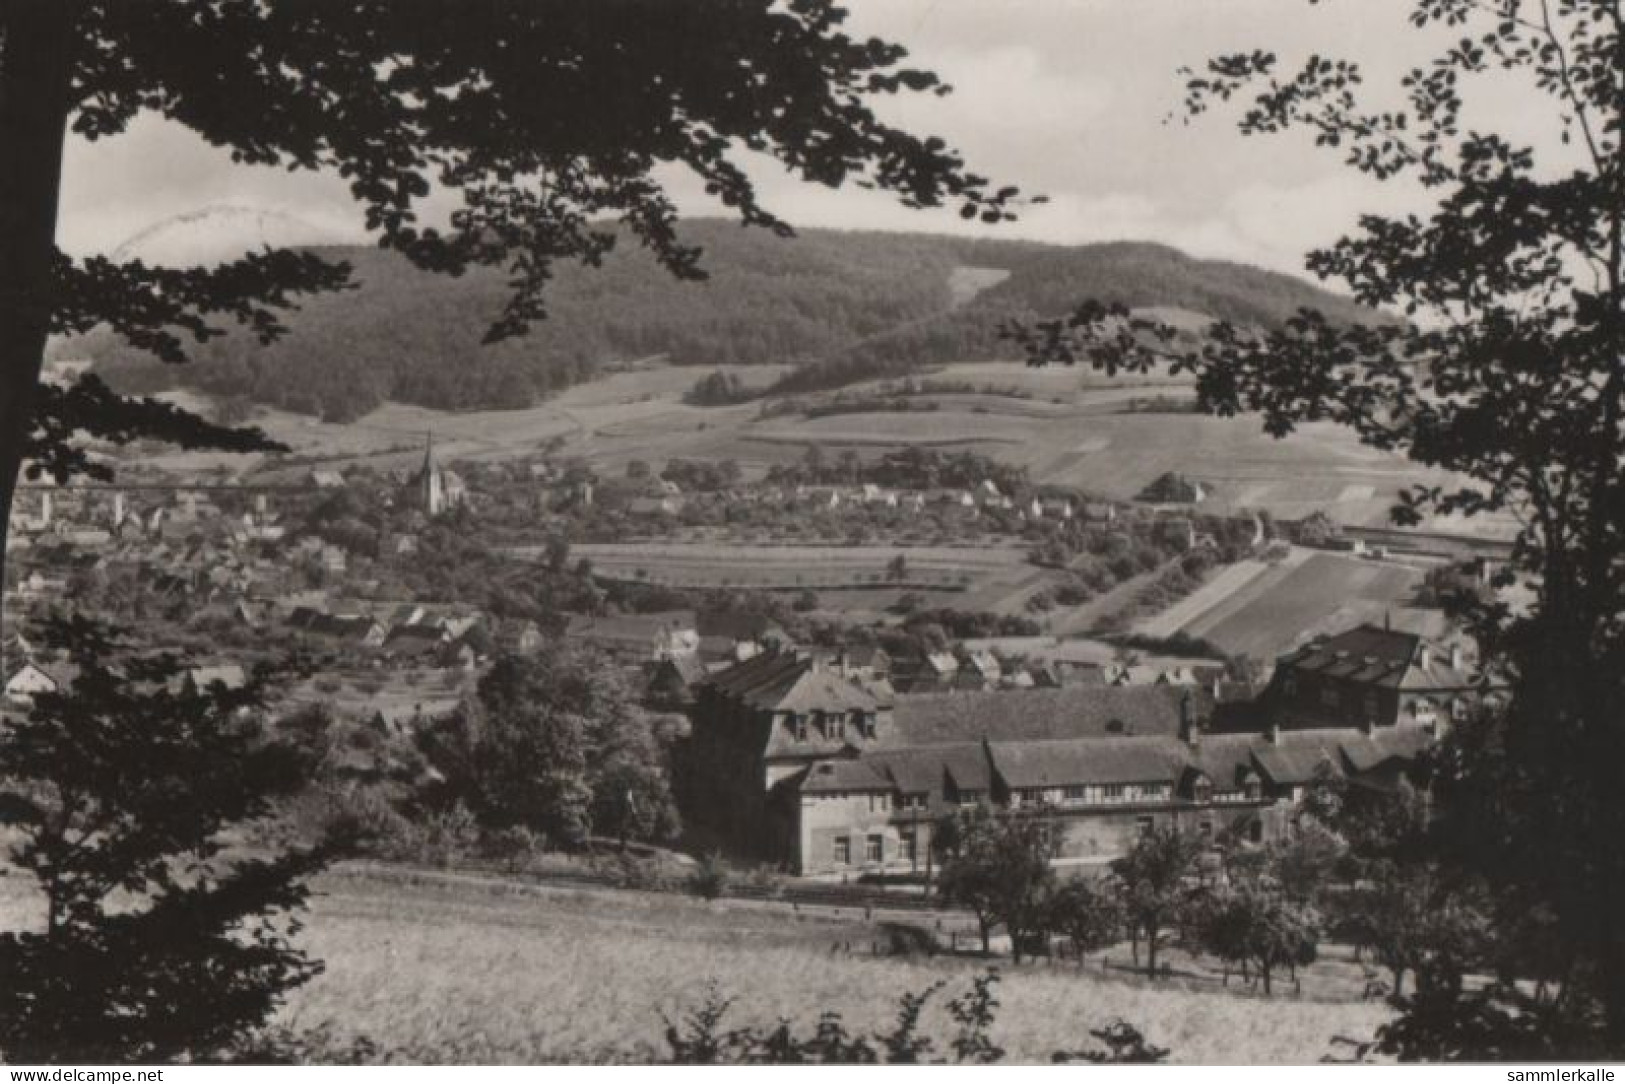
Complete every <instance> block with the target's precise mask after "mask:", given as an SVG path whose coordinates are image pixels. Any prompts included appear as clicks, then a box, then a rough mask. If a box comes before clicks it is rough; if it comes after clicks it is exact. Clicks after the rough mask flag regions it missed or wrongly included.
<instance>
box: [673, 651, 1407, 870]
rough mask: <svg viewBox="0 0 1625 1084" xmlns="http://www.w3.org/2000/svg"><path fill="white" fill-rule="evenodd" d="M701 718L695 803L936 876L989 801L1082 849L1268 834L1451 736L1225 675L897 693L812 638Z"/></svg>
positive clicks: (732, 834)
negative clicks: (1148, 836) (1311, 796)
mask: <svg viewBox="0 0 1625 1084" xmlns="http://www.w3.org/2000/svg"><path fill="white" fill-rule="evenodd" d="M691 715H692V720H693V727H692V743H691V746H690V749H689V759H688V761H687V762H686V764H685V766H684V768H685V770H684V772H683V784H684V788H683V789H684V797H685V800H686V804H687V805H688V806H689V807H690V809H691V811H692V813H691V815H692V816H694V817H696V818H697V819H699V820H701V821H702V822H709V823H708V825H707V826H708V827H709V828H710V829H711V830H713V831H715V832H716V833H718V835H719V836H720V837H721V838H723V839H726V840H727V841H728V842H729V843H730V845H731V846H733V847H734V848H735V849H736V850H738V851H739V852H740V853H742V854H745V855H748V856H750V857H754V858H757V859H760V860H765V861H771V862H778V863H781V864H783V865H784V866H785V867H787V868H789V869H791V870H793V871H794V872H796V873H799V874H804V875H846V876H857V875H861V874H865V873H880V872H897V871H901V870H918V869H920V868H921V866H922V864H923V863H924V861H925V855H926V853H927V850H928V848H929V846H930V833H931V830H932V826H933V824H935V823H936V822H937V821H938V820H939V819H940V817H941V816H942V815H943V814H945V813H948V812H951V811H953V810H955V809H959V808H965V807H970V806H975V805H977V804H981V803H986V804H989V805H991V806H993V807H994V808H996V809H998V810H1000V811H1002V812H1004V813H1005V814H1007V815H1010V816H1043V817H1046V818H1049V819H1051V820H1053V821H1055V823H1056V824H1057V825H1058V827H1059V829H1060V856H1059V857H1060V860H1061V861H1064V862H1090V861H1102V862H1103V861H1105V860H1108V859H1110V858H1112V857H1115V856H1116V855H1119V854H1121V853H1123V852H1124V851H1125V850H1127V849H1128V848H1129V847H1130V846H1131V845H1132V843H1133V841H1134V839H1135V838H1137V837H1138V835H1139V834H1141V833H1143V832H1146V831H1148V830H1150V829H1151V828H1153V827H1163V826H1168V825H1176V826H1178V827H1180V828H1181V829H1184V830H1188V831H1191V832H1193V833H1197V834H1200V835H1203V836H1207V837H1211V838H1214V839H1218V838H1220V837H1221V836H1222V837H1226V838H1231V839H1237V840H1245V841H1252V842H1264V841H1266V840H1269V839H1273V838H1278V837H1279V836H1281V835H1282V834H1284V833H1285V832H1286V831H1288V830H1289V825H1290V822H1291V819H1292V816H1293V811H1294V808H1295V805H1296V803H1297V802H1298V801H1299V800H1300V799H1301V798H1302V797H1303V793H1304V790H1305V788H1306V787H1307V786H1308V785H1309V784H1310V783H1311V782H1312V781H1313V780H1314V779H1315V777H1316V775H1317V774H1320V773H1323V772H1331V773H1334V774H1336V775H1340V776H1342V777H1345V778H1348V779H1353V780H1357V781H1360V782H1362V783H1365V784H1367V785H1370V786H1375V787H1388V786H1393V785H1394V784H1395V783H1396V782H1397V780H1398V779H1399V778H1400V777H1401V776H1403V775H1405V774H1407V773H1408V772H1409V771H1410V770H1411V769H1412V767H1413V766H1414V765H1415V762H1416V760H1417V757H1418V755H1419V754H1420V753H1421V752H1422V751H1423V750H1424V749H1425V748H1426V747H1427V746H1428V745H1429V744H1431V743H1432V741H1433V740H1434V737H1435V735H1436V733H1437V728H1436V727H1435V726H1434V725H1433V724H1432V723H1431V722H1430V721H1427V720H1425V719H1423V718H1421V717H1416V718H1413V719H1405V720H1399V721H1396V722H1395V723H1393V724H1391V725H1386V726H1379V725H1374V724H1371V723H1362V724H1360V725H1348V724H1346V723H1342V722H1340V721H1333V724H1332V725H1320V726H1308V725H1305V726H1300V727H1297V728H1283V727H1282V726H1281V725H1279V722H1278V721H1276V720H1272V719H1271V718H1270V716H1269V715H1268V714H1267V711H1266V705H1265V704H1264V703H1263V702H1255V701H1251V700H1244V701H1234V702H1226V701H1223V700H1221V699H1219V698H1217V697H1216V696H1215V691H1214V689H1213V688H1212V687H1210V686H1207V685H1202V686H1196V687H1189V686H1187V687H1178V686H1173V685H1167V684H1154V685H1130V686H1104V685H1094V686H1073V687H1068V688H1052V689H1031V690H1020V691H1006V692H983V693H956V694H948V695H924V696H902V697H896V698H892V697H888V696H885V695H877V693H876V691H875V687H874V686H872V685H867V686H866V685H863V684H860V683H858V682H856V681H853V680H850V679H849V678H848V677H847V676H846V675H844V674H843V673H841V671H840V670H839V669H837V668H835V667H831V666H828V665H826V664H824V663H822V662H821V661H819V660H818V659H817V658H814V657H811V656H808V655H803V654H799V653H796V652H792V651H770V652H767V653H764V654H763V655H761V656H758V657H757V658H754V659H750V660H748V661H746V662H744V663H741V664H739V665H737V666H733V667H730V668H729V669H727V670H724V671H722V672H720V673H717V674H714V675H711V676H710V678H709V679H708V680H706V681H704V682H702V683H701V684H700V685H699V686H698V688H697V689H696V690H695V695H694V703H693V707H692V709H691Z"/></svg>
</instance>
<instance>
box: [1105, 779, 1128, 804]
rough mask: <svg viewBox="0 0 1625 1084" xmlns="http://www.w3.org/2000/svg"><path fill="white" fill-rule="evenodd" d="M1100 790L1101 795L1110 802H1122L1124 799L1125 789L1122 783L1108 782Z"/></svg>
mask: <svg viewBox="0 0 1625 1084" xmlns="http://www.w3.org/2000/svg"><path fill="white" fill-rule="evenodd" d="M1100 790H1101V795H1102V796H1103V797H1104V799H1105V800H1106V801H1108V802H1121V801H1122V800H1123V794H1124V789H1123V784H1121V783H1107V784H1106V785H1105V786H1104V787H1102V788H1100Z"/></svg>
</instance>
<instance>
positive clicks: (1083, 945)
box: [1049, 877, 1124, 964]
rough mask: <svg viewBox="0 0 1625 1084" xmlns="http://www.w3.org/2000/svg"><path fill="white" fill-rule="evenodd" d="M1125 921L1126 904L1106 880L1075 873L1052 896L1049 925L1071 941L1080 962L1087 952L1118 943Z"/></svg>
mask: <svg viewBox="0 0 1625 1084" xmlns="http://www.w3.org/2000/svg"><path fill="white" fill-rule="evenodd" d="M1123 923H1124V915H1123V906H1122V904H1121V903H1120V902H1119V901H1118V899H1117V896H1116V895H1115V894H1114V893H1113V892H1112V891H1111V888H1110V886H1109V885H1107V884H1104V883H1102V882H1098V881H1090V880H1086V879H1084V878H1082V877H1074V878H1073V879H1071V880H1069V881H1067V882H1065V883H1064V884H1062V885H1061V886H1060V887H1058V888H1057V889H1055V891H1054V893H1053V894H1052V895H1051V897H1050V912H1049V928H1050V929H1051V930H1053V931H1054V932H1056V933H1059V934H1062V935H1064V936H1065V937H1066V939H1067V940H1068V941H1069V942H1071V944H1072V951H1073V952H1075V953H1076V954H1077V957H1078V962H1079V963H1080V964H1081V963H1082V962H1083V954H1084V953H1086V952H1097V951H1099V950H1101V949H1104V948H1110V947H1111V946H1112V945H1115V944H1117V942H1118V940H1119V939H1121V938H1122V936H1123Z"/></svg>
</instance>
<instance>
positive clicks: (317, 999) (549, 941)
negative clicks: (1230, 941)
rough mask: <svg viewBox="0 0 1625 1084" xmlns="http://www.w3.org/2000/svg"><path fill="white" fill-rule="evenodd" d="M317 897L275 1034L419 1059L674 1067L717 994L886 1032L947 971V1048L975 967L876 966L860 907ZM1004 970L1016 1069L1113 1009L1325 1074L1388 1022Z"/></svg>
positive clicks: (1211, 1045)
mask: <svg viewBox="0 0 1625 1084" xmlns="http://www.w3.org/2000/svg"><path fill="white" fill-rule="evenodd" d="M321 889H322V893H321V895H320V896H319V897H318V898H317V899H316V900H315V901H314V903H313V907H312V914H311V916H310V921H309V925H308V928H307V929H306V930H305V932H304V933H303V934H302V940H303V943H304V944H305V945H306V946H307V947H308V948H309V950H310V951H311V952H312V953H313V955H315V956H317V957H318V958H320V959H323V960H325V961H326V962H327V972H326V974H324V975H322V976H321V977H319V978H317V979H316V980H315V981H314V982H312V983H311V984H310V985H309V986H307V987H305V988H304V989H303V990H301V991H299V992H297V993H296V994H295V995H294V996H293V998H292V999H291V1000H290V1002H289V1004H288V1005H287V1007H286V1009H285V1010H284V1012H283V1014H282V1017H281V1022H282V1023H285V1024H290V1025H293V1026H295V1027H300V1028H306V1027H319V1026H322V1025H330V1026H331V1028H332V1029H333V1031H334V1032H335V1033H336V1034H338V1035H353V1034H364V1035H366V1036H368V1037H370V1038H371V1039H373V1040H374V1041H376V1042H377V1043H378V1044H379V1045H380V1046H381V1047H382V1048H383V1049H384V1050H385V1051H386V1052H387V1054H388V1056H390V1057H392V1058H394V1059H396V1060H402V1061H410V1062H461V1063H469V1062H519V1063H524V1062H561V1061H564V1062H601V1061H651V1060H664V1059H665V1058H666V1057H667V1056H668V1050H667V1048H666V1044H665V1042H664V1039H663V1032H664V1029H665V1021H664V1019H663V1015H664V1016H665V1017H670V1018H672V1019H674V1020H675V1019H677V1018H678V1017H679V1016H681V1015H682V1014H683V1013H684V1012H686V1011H689V1010H692V1009H695V1008H698V1007H699V1005H700V1004H701V1003H702V1002H703V1001H704V1000H705V998H706V996H707V993H708V992H709V991H710V989H712V988H713V987H714V989H715V990H717V991H718V992H720V993H721V994H722V995H724V996H727V997H732V998H733V999H734V1004H733V1007H732V1009H731V1011H730V1014H729V1017H728V1019H727V1021H726V1022H725V1026H729V1027H734V1026H743V1025H746V1024H771V1023H773V1022H775V1021H776V1020H778V1019H779V1018H781V1017H787V1018H789V1019H792V1020H794V1021H795V1022H796V1023H797V1024H798V1026H800V1027H801V1028H802V1029H806V1028H809V1027H810V1026H811V1025H812V1024H813V1023H814V1022H815V1021H816V1019H817V1017H818V1014H819V1013H820V1012H822V1011H824V1010H833V1011H837V1012H839V1013H841V1015H842V1017H843V1019H844V1020H845V1022H846V1024H847V1026H848V1028H850V1029H851V1030H852V1031H854V1032H859V1033H862V1032H869V1031H883V1030H887V1029H888V1028H889V1027H890V1026H891V1024H892V1023H893V1019H894V1016H895V1013H896V1007H897V998H898V996H899V995H900V994H902V993H904V992H907V991H919V990H923V989H925V988H926V987H928V986H930V985H932V984H933V983H935V982H936V981H938V980H939V979H944V978H946V979H948V980H949V984H948V988H947V989H946V990H944V992H943V993H942V994H939V995H938V997H937V998H936V999H934V1000H933V1003H932V1005H931V1007H930V1008H929V1009H928V1010H927V1013H926V1024H925V1031H926V1033H927V1034H930V1035H933V1036H934V1037H936V1038H938V1040H939V1042H940V1041H941V1040H942V1039H943V1038H944V1037H946V1036H947V1035H948V1034H949V1032H950V1031H951V1027H952V1025H951V1024H950V1022H949V1021H948V1020H947V1017H946V1013H945V1012H944V1004H945V1003H946V1000H947V998H949V997H951V996H953V995H955V994H957V993H959V992H961V990H962V989H963V988H966V987H968V986H969V983H970V979H971V977H972V976H973V975H974V974H975V973H976V971H977V969H978V967H979V966H980V964H979V962H977V961H970V960H963V959H941V958H939V959H935V960H901V959H895V958H878V959H877V958H872V957H870V956H869V955H868V949H869V943H870V940H871V939H872V938H874V937H875V936H876V927H875V926H874V925H872V924H868V923H866V922H864V920H863V916H862V915H861V914H853V915H851V916H849V917H846V918H842V917H838V916H828V915H812V914H809V913H805V912H804V913H800V914H798V913H794V912H791V911H789V910H788V909H784V908H778V907H774V908H766V907H761V906H756V905H750V904H743V903H713V904H706V903H702V902H700V901H698V900H691V899H687V898H683V897H674V896H670V895H653V894H641V893H632V892H597V891H592V892H588V891H580V892H577V891H547V892H535V891H528V892H520V891H511V892H506V891H500V890H497V891H494V890H493V889H492V888H490V887H482V886H474V885H444V884H410V885H403V884H399V883H391V882H390V881H378V880H373V879H371V878H369V877H365V876H356V875H350V874H342V873H341V874H337V875H330V876H328V877H326V878H324V879H323V880H322V882H321ZM848 944H850V945H851V946H852V953H851V954H850V955H848V954H847V953H846V952H845V951H844V947H845V946H846V945H848ZM1003 971H1004V981H1003V982H1002V983H1001V984H1000V986H999V990H998V996H999V999H1000V1002H1001V1004H1000V1008H999V1011H998V1017H997V1023H996V1024H995V1026H994V1029H993V1038H994V1039H995V1040H996V1041H997V1042H998V1043H999V1044H1001V1045H1002V1046H1004V1047H1005V1048H1006V1050H1007V1051H1008V1058H1009V1060H1011V1061H1015V1062H1047V1061H1048V1060H1049V1058H1050V1055H1051V1054H1052V1053H1053V1052H1054V1051H1056V1050H1062V1049H1078V1048H1080V1047H1086V1046H1089V1045H1090V1040H1089V1036H1088V1031H1089V1029H1090V1028H1097V1027H1100V1026H1102V1025H1103V1024H1105V1023H1107V1022H1108V1021H1110V1020H1111V1019H1113V1018H1116V1017H1121V1018H1123V1019H1126V1020H1128V1021H1130V1022H1131V1023H1133V1024H1134V1025H1135V1026H1137V1027H1138V1028H1140V1029H1141V1030H1142V1031H1144V1032H1145V1034H1146V1035H1147V1037H1148V1038H1149V1039H1150V1040H1152V1041H1153V1042H1155V1043H1157V1044H1159V1045H1162V1046H1166V1047H1169V1048H1171V1051H1172V1054H1171V1058H1170V1060H1172V1061H1180V1062H1195V1063H1214V1062H1242V1063H1254V1064H1271V1063H1305V1062H1313V1061H1318V1060H1319V1059H1320V1058H1321V1057H1323V1056H1324V1055H1326V1054H1328V1053H1332V1052H1333V1043H1332V1040H1333V1038H1334V1036H1339V1035H1346V1036H1351V1037H1362V1038H1364V1037H1369V1036H1370V1035H1371V1034H1372V1032H1373V1031H1374V1030H1375V1029H1376V1027H1377V1025H1378V1024H1379V1023H1381V1021H1382V1020H1383V1019H1384V1018H1385V1016H1386V1014H1387V1010H1386V1009H1385V1008H1384V1007H1383V1006H1382V1005H1381V1004H1380V1003H1373V1002H1362V1001H1359V1000H1357V999H1351V1000H1347V1001H1312V1000H1301V1001H1300V1000H1295V999H1293V998H1290V997H1276V998H1274V999H1272V1000H1268V1001H1264V1000H1261V999H1258V998H1255V997H1251V996H1247V995H1242V994H1238V993H1235V992H1227V991H1223V990H1217V989H1199V990H1198V989H1190V988H1187V987H1185V986H1183V985H1181V984H1180V982H1179V980H1177V979H1176V980H1172V981H1171V982H1168V983H1163V984H1158V985H1156V986H1152V985H1149V984H1146V983H1144V982H1143V981H1139V980H1136V981H1124V980H1122V979H1117V978H1101V977H1099V976H1098V975H1093V974H1088V973H1084V974H1080V973H1078V971H1077V970H1076V969H1075V965H1072V964H1056V965H1049V966H1046V965H1026V966H1023V967H1021V968H1011V967H1009V966H1008V962H1007V961H1005V962H1004V964H1003Z"/></svg>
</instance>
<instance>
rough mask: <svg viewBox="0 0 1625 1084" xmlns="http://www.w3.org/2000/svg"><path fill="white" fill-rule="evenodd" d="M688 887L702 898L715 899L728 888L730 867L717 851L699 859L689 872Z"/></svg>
mask: <svg viewBox="0 0 1625 1084" xmlns="http://www.w3.org/2000/svg"><path fill="white" fill-rule="evenodd" d="M685 884H686V887H687V888H688V890H689V892H691V893H693V894H694V895H696V896H698V897H699V898H700V899H702V900H714V899H717V898H718V897H720V896H721V895H722V894H723V893H724V892H725V891H727V889H728V869H727V867H726V866H724V865H723V864H722V856H721V855H719V854H716V853H715V852H713V853H711V854H708V855H706V856H705V857H703V858H701V859H700V860H699V863H698V864H697V865H695V867H694V869H693V870H692V871H691V872H690V873H689V875H688V880H687V881H686V883H685Z"/></svg>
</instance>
